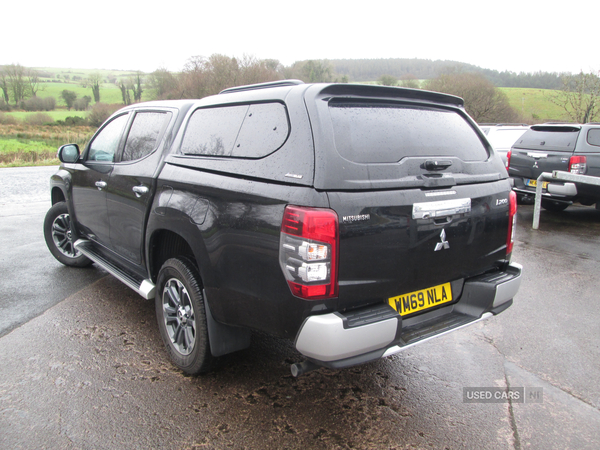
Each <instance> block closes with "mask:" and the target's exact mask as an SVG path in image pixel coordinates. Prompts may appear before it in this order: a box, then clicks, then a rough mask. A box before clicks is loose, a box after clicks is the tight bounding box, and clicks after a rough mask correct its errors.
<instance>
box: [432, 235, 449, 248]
mask: <svg viewBox="0 0 600 450" xmlns="http://www.w3.org/2000/svg"><path fill="white" fill-rule="evenodd" d="M440 240H441V241H442V242H438V243H437V244H435V250H434V252H438V251H440V250H446V249H449V248H450V244H448V241H447V240H446V230H442V232H441V233H440Z"/></svg>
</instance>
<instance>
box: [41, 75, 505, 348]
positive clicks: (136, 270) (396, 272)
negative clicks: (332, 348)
mask: <svg viewBox="0 0 600 450" xmlns="http://www.w3.org/2000/svg"><path fill="white" fill-rule="evenodd" d="M353 97H355V98H357V99H360V100H361V101H362V100H365V99H368V100H372V101H380V100H385V101H386V102H390V103H391V104H396V103H401V104H402V105H404V106H410V107H415V106H418V107H425V108H433V107H435V108H437V109H440V110H444V111H447V112H449V113H453V114H458V115H459V116H460V117H462V118H463V119H464V121H465V122H466V123H467V124H468V126H469V127H471V128H472V133H473V135H474V136H475V139H479V140H480V141H481V146H482V148H483V154H484V155H489V157H484V158H482V159H479V160H477V161H468V162H465V161H462V160H461V159H459V158H456V157H444V158H443V160H441V162H442V164H434V163H433V162H432V158H431V157H414V158H405V159H403V160H402V161H400V162H398V163H390V164H379V165H368V164H357V163H350V162H349V161H347V160H345V159H344V158H343V157H341V156H340V153H339V152H338V151H337V150H336V148H335V142H334V140H333V138H332V134H331V133H332V131H331V124H330V122H329V118H328V117H327V102H328V101H329V100H330V99H331V98H344V99H345V98H353ZM274 101H276V102H281V103H283V104H284V105H285V107H286V111H287V115H288V119H289V129H290V132H289V135H288V137H287V139H286V141H285V143H284V144H283V145H282V146H281V148H279V149H278V150H277V151H275V152H273V153H271V154H269V155H268V156H266V157H263V158H259V159H250V158H226V157H208V156H204V157H202V156H189V155H183V154H180V153H179V151H178V150H179V147H180V145H181V141H182V137H183V135H184V133H185V127H186V123H187V120H188V119H189V117H190V116H191V114H192V113H193V112H194V110H196V109H197V108H207V107H215V106H224V105H229V104H231V105H238V104H245V103H252V102H274ZM394 102H396V103H394ZM142 110H145V111H154V110H169V111H170V112H172V117H171V119H170V123H169V125H168V127H167V129H166V131H165V133H164V135H163V136H162V138H161V141H160V144H159V145H158V147H157V148H156V149H155V150H154V151H153V152H152V153H151V154H149V155H147V156H146V157H144V158H143V159H141V160H138V161H133V162H120V156H119V155H120V152H122V150H123V146H124V142H125V139H126V137H127V130H128V129H129V128H128V127H130V126H131V120H132V119H130V121H129V124H128V127H127V128H126V130H125V133H124V136H123V138H122V140H121V142H120V144H119V149H118V151H117V155H116V157H115V162H114V163H113V162H110V163H105V162H88V161H86V154H87V151H88V150H87V149H84V150H83V151H82V155H81V159H80V160H79V161H78V162H77V163H63V165H62V167H61V170H60V171H59V172H58V173H57V174H56V175H54V176H53V178H52V182H51V183H52V189H53V190H60V191H61V195H58V194H57V193H56V192H55V193H54V194H53V198H56V199H60V198H61V197H62V198H65V199H66V200H67V203H68V207H69V211H70V212H71V215H72V217H73V219H74V224H75V228H76V232H77V233H78V235H79V237H85V238H89V239H91V240H92V241H93V242H94V243H95V245H96V246H97V248H98V251H99V252H102V254H103V255H104V256H105V257H106V258H108V259H110V260H111V261H113V263H114V264H115V265H117V266H119V267H121V268H123V270H125V271H127V272H129V273H132V274H134V275H136V276H138V277H141V278H150V279H152V280H156V275H157V273H158V270H159V269H160V266H161V264H162V262H164V260H166V259H167V258H169V257H173V256H185V257H187V258H190V259H192V260H193V261H194V263H195V264H196V265H197V267H198V268H199V272H200V275H201V278H202V283H203V287H204V289H205V293H206V298H207V301H208V302H209V305H210V311H211V314H212V316H213V317H214V318H215V319H216V320H217V321H218V322H221V323H223V324H228V325H236V326H242V327H247V328H252V329H259V330H264V331H267V332H269V333H273V334H276V335H280V336H284V337H288V338H294V337H295V336H296V333H297V332H298V330H299V328H300V326H301V324H302V322H303V321H304V319H305V318H306V317H307V316H309V315H311V314H320V313H325V312H332V311H351V310H353V309H357V308H361V307H365V306H367V305H377V304H383V303H386V302H387V299H388V298H389V297H393V296H397V295H401V294H403V293H407V292H411V291H414V290H418V289H425V288H428V287H431V286H434V285H437V284H441V283H444V282H448V281H453V282H454V284H453V285H455V286H457V290H456V292H455V296H456V298H457V300H458V297H459V296H460V290H461V286H462V284H463V283H464V281H465V280H468V279H469V278H472V277H476V276H479V275H481V274H483V273H486V272H489V271H494V270H497V267H498V264H499V262H503V261H506V260H507V258H509V257H510V255H507V254H506V236H507V230H508V219H507V217H508V204H507V203H506V200H507V198H508V194H509V191H510V186H509V183H508V180H507V175H506V171H505V170H504V167H503V164H502V162H501V160H500V158H499V157H498V156H497V155H495V154H494V151H493V150H492V149H491V147H490V146H489V144H488V143H487V141H486V139H485V137H483V135H482V134H481V132H480V131H479V129H478V128H477V126H476V125H475V124H474V123H473V122H472V120H471V119H470V118H469V117H468V116H467V115H466V113H465V112H464V109H463V106H462V100H461V99H458V98H456V97H452V96H447V95H443V94H438V93H430V92H425V91H413V90H407V89H398V88H383V87H373V86H356V85H304V84H301V85H292V86H282V87H273V88H269V89H253V90H246V91H240V92H231V93H226V94H222V95H218V96H213V97H208V98H205V99H202V100H189V101H173V102H152V103H145V104H140V105H133V106H129V107H126V108H124V110H123V111H128V112H130V113H135V112H136V111H142ZM123 111H121V112H119V113H117V114H121V113H122V112H123ZM131 116H134V114H131ZM98 133H102V128H100V130H99V131H98ZM98 133H97V135H98ZM93 139H94V138H93ZM93 139H92V141H93ZM97 181H104V182H106V183H107V186H106V188H105V189H102V190H98V188H97V187H96V185H95V183H96V182H97ZM135 186H145V187H147V188H148V191H147V193H145V194H144V195H142V196H141V197H137V196H136V195H135V194H134V193H133V191H132V188H133V187H135ZM461 198H470V199H471V201H472V210H471V212H470V213H464V214H455V215H453V216H450V217H447V218H444V219H418V220H415V219H413V218H412V205H413V203H415V202H427V201H439V200H451V199H461ZM288 204H292V205H299V206H310V207H323V208H331V209H333V210H334V211H335V212H336V213H337V214H338V216H339V219H340V249H339V286H340V287H339V296H338V297H337V298H334V299H329V300H319V301H306V300H302V299H300V298H297V297H295V296H293V295H292V294H291V291H290V289H289V287H288V285H287V282H286V280H285V278H284V275H283V273H282V269H281V267H280V264H279V260H278V255H279V245H280V228H281V221H282V217H283V213H284V209H285V206H286V205H288ZM345 216H363V217H368V218H369V219H368V220H357V221H353V222H347V223H346V222H344V219H343V218H344V217H345ZM442 230H445V233H446V236H447V240H448V242H449V249H447V250H444V251H438V252H434V248H435V245H436V243H438V242H440V233H441V231H442ZM446 308H448V307H447V306H446ZM452 308H453V307H450V308H449V309H452ZM487 308H488V309H489V308H491V303H490V304H489V305H487ZM484 309H485V308H484ZM412 322H415V321H414V320H412ZM409 323H411V321H409Z"/></svg>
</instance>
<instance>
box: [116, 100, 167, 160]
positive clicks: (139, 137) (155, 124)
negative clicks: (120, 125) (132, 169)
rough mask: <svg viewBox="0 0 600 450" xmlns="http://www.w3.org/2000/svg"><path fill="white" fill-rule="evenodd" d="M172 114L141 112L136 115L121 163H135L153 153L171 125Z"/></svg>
mask: <svg viewBox="0 0 600 450" xmlns="http://www.w3.org/2000/svg"><path fill="white" fill-rule="evenodd" d="M170 117H171V113H166V112H139V113H137V114H136V115H135V118H134V120H133V124H132V125H131V130H129V135H128V136H127V143H126V144H125V150H123V156H122V157H121V161H135V160H136V159H141V158H143V157H144V156H147V155H149V154H150V153H152V152H153V151H154V150H155V149H156V147H158V143H159V142H160V140H159V138H160V137H161V136H162V133H163V131H164V130H165V128H166V127H167V124H168V123H169V119H170Z"/></svg>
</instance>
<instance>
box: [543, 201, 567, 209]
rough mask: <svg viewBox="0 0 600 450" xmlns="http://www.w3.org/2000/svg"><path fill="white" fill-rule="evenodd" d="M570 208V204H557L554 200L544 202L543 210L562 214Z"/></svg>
mask: <svg viewBox="0 0 600 450" xmlns="http://www.w3.org/2000/svg"><path fill="white" fill-rule="evenodd" d="M568 207H569V204H568V203H561V202H555V201H552V200H542V208H544V209H545V210H547V211H553V212H561V211H564V210H565V209H567V208H568Z"/></svg>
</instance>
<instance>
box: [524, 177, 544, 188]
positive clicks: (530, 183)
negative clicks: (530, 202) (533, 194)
mask: <svg viewBox="0 0 600 450" xmlns="http://www.w3.org/2000/svg"><path fill="white" fill-rule="evenodd" d="M548 183H549V181H542V189H547V188H548ZM525 184H526V185H527V186H531V187H536V186H537V180H530V179H526V181H525Z"/></svg>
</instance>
